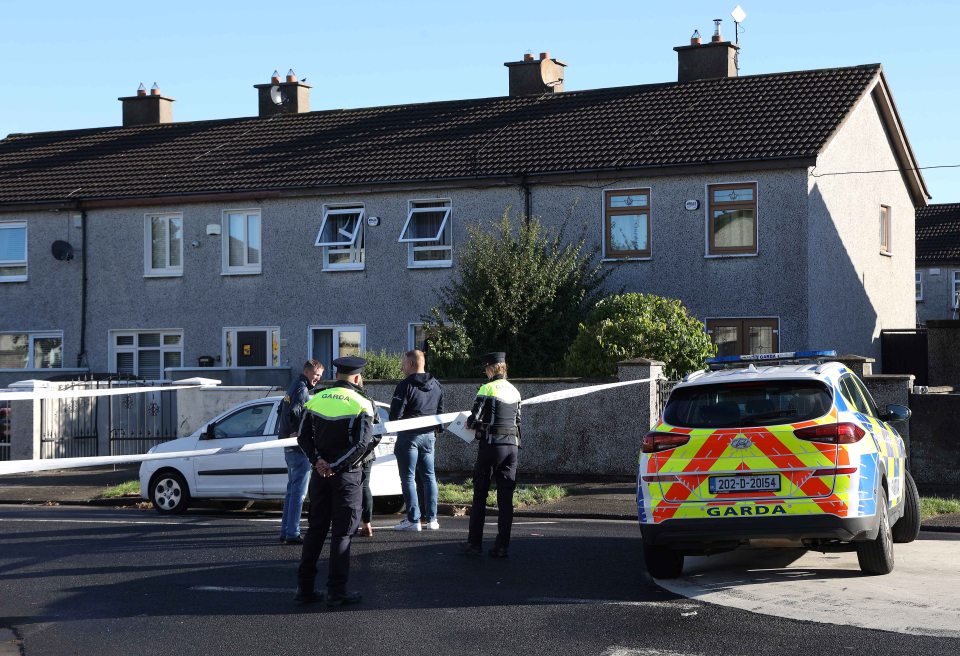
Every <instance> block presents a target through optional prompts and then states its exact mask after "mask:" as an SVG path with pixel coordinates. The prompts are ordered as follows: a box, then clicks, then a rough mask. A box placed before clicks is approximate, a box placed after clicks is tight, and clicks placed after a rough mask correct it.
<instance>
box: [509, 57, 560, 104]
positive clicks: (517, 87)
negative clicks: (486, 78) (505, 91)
mask: <svg viewBox="0 0 960 656" xmlns="http://www.w3.org/2000/svg"><path fill="white" fill-rule="evenodd" d="M503 65H504V66H506V67H507V68H508V69H509V70H510V95H511V96H527V95H530V94H541V93H562V92H563V69H564V68H565V67H566V64H564V63H563V62H562V61H560V60H559V59H551V58H550V53H549V52H541V53H540V59H539V60H538V59H535V58H534V56H533V54H532V53H527V54H525V55H524V56H523V59H522V60H521V61H515V62H504V64H503Z"/></svg>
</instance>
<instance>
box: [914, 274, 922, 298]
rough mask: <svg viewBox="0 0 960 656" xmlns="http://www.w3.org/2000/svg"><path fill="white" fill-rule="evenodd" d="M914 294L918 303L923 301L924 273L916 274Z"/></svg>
mask: <svg viewBox="0 0 960 656" xmlns="http://www.w3.org/2000/svg"><path fill="white" fill-rule="evenodd" d="M913 275H914V282H913V287H914V294H915V295H916V298H917V300H918V301H922V300H923V271H916V272H915V273H914V274H913Z"/></svg>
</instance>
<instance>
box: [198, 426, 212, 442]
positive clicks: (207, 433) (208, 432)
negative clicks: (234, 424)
mask: <svg viewBox="0 0 960 656" xmlns="http://www.w3.org/2000/svg"><path fill="white" fill-rule="evenodd" d="M200 439H201V440H212V439H213V422H210V423H209V424H207V425H206V427H204V429H203V432H202V433H200Z"/></svg>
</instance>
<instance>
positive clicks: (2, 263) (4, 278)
mask: <svg viewBox="0 0 960 656" xmlns="http://www.w3.org/2000/svg"><path fill="white" fill-rule="evenodd" d="M18 228H23V259H22V260H0V267H15V266H16V267H19V266H22V267H24V268H25V269H26V272H25V273H24V274H23V275H3V274H2V273H0V282H24V281H26V280H27V278H28V276H29V273H30V268H29V265H28V263H27V260H28V258H29V255H30V254H29V252H28V250H29V249H28V245H29V243H30V228H29V227H28V226H27V222H26V221H7V222H3V223H0V230H14V229H18Z"/></svg>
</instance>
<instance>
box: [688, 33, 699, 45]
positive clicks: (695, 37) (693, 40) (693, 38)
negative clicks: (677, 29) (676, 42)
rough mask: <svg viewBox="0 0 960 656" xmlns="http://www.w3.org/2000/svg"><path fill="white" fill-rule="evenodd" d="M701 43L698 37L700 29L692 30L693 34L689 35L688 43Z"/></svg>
mask: <svg viewBox="0 0 960 656" xmlns="http://www.w3.org/2000/svg"><path fill="white" fill-rule="evenodd" d="M701 43H702V40H701V39H700V30H694V31H693V35H692V36H691V37H690V45H692V46H698V45H700V44H701Z"/></svg>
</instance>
